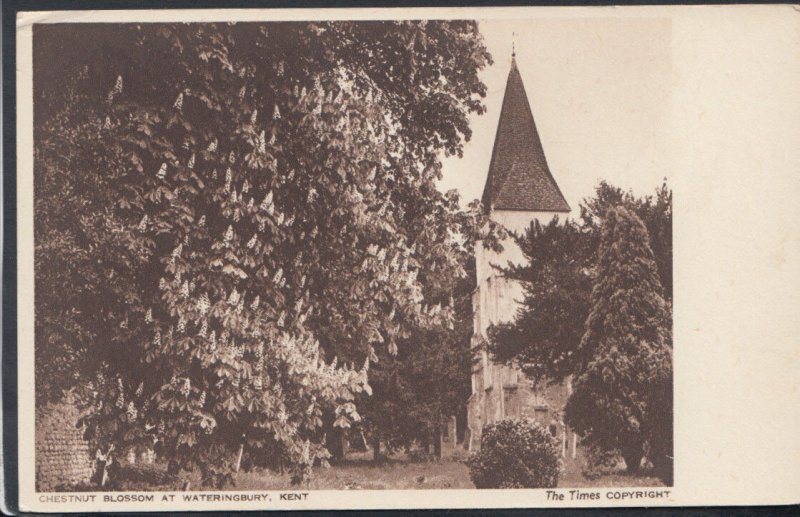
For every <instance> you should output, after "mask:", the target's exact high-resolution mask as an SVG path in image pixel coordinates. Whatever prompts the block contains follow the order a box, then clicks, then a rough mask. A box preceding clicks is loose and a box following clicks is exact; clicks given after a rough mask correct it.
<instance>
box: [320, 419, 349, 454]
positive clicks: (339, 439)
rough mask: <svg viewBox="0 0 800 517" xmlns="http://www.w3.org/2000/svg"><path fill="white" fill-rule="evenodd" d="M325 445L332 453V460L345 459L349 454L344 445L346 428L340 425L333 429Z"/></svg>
mask: <svg viewBox="0 0 800 517" xmlns="http://www.w3.org/2000/svg"><path fill="white" fill-rule="evenodd" d="M325 445H326V447H327V448H328V451H329V452H330V453H331V460H333V461H341V460H343V459H344V458H345V456H346V454H347V452H346V451H345V445H344V430H343V429H342V428H340V427H334V428H333V429H331V431H329V432H328V439H327V443H326V444H325Z"/></svg>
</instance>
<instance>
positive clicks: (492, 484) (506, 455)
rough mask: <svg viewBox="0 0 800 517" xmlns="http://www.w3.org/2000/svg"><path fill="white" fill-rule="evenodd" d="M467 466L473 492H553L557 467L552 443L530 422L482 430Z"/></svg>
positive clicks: (499, 424)
mask: <svg viewBox="0 0 800 517" xmlns="http://www.w3.org/2000/svg"><path fill="white" fill-rule="evenodd" d="M467 464H468V465H469V476H470V478H471V479H472V482H473V483H474V484H475V487H476V488H554V487H555V486H556V485H557V484H558V473H559V469H560V467H561V464H560V459H559V448H558V443H557V442H556V439H555V438H554V437H553V436H552V435H551V434H550V433H549V432H548V431H547V429H545V428H544V427H542V426H541V425H539V424H538V423H536V422H534V421H531V420H502V421H500V422H497V423H495V424H489V425H486V426H484V428H483V434H482V436H481V450H480V451H479V452H477V453H475V454H473V455H472V456H471V457H470V459H469V460H467Z"/></svg>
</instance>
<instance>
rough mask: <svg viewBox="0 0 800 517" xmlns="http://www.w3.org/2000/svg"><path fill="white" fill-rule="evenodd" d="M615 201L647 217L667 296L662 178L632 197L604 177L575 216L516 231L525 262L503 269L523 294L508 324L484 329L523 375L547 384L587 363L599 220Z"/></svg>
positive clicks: (668, 197) (666, 205)
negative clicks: (585, 340) (649, 192)
mask: <svg viewBox="0 0 800 517" xmlns="http://www.w3.org/2000/svg"><path fill="white" fill-rule="evenodd" d="M619 205H622V206H625V207H627V208H628V210H630V211H632V212H634V213H636V214H637V215H638V216H639V217H641V218H642V220H643V221H646V225H647V227H648V234H650V238H649V243H650V246H651V247H652V248H653V249H654V250H657V253H656V254H655V260H656V263H657V265H658V273H659V278H660V280H661V282H662V286H664V282H669V284H670V287H669V289H667V288H666V287H665V298H666V299H667V300H668V301H670V302H671V291H672V290H671V283H672V192H671V191H670V190H669V189H668V188H667V186H666V184H664V185H662V186H661V187H659V189H658V190H657V191H656V195H655V196H645V197H642V198H637V197H635V196H634V195H633V194H632V193H630V192H625V191H623V190H622V189H620V188H617V187H614V186H612V185H609V184H608V183H606V182H601V183H600V184H599V185H598V186H597V188H596V189H595V195H594V196H593V197H591V198H587V199H585V200H584V201H583V203H582V204H581V207H580V212H581V216H580V219H579V220H578V221H572V220H570V219H568V220H566V221H564V222H563V223H562V222H560V221H559V220H558V219H556V218H554V219H553V220H551V221H550V222H549V223H548V224H546V225H542V224H540V223H539V222H538V221H534V222H533V223H532V224H531V226H530V227H529V228H528V229H527V231H526V232H525V234H523V235H521V236H516V241H517V243H518V245H519V247H520V249H521V250H522V253H523V255H524V257H525V259H526V260H525V262H524V263H523V264H522V265H514V264H508V266H507V267H505V268H503V273H504V274H505V275H506V276H508V277H509V278H512V279H514V280H518V281H520V282H521V283H522V285H523V288H524V292H525V297H524V299H523V301H522V305H521V307H520V308H519V310H518V312H517V314H516V317H515V319H514V321H513V322H511V323H506V324H501V325H497V326H494V327H491V328H490V329H489V338H490V339H489V341H490V343H489V346H490V349H491V350H492V353H493V355H494V357H495V358H496V359H498V360H500V361H504V362H507V363H511V362H514V363H516V364H518V365H519V366H520V367H521V368H522V370H523V372H524V373H525V374H526V375H528V376H530V377H531V378H533V379H536V380H542V381H545V382H559V381H561V380H563V379H564V378H565V377H567V376H569V375H571V374H573V373H574V372H575V371H576V370H577V369H578V368H579V367H580V365H581V364H585V363H586V362H587V361H588V359H589V358H588V357H586V356H585V353H586V352H587V351H586V350H583V349H580V348H579V344H580V341H581V338H582V336H583V333H584V323H585V322H586V318H587V316H588V314H589V297H590V293H591V289H592V279H593V277H594V275H595V262H596V254H597V249H598V246H599V243H600V235H601V226H602V222H603V217H604V215H605V213H606V212H607V211H608V209H609V208H611V207H614V206H619ZM651 228H652V230H651ZM669 313H670V316H671V310H670V311H669Z"/></svg>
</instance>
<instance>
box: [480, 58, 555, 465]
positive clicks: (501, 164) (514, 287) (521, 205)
mask: <svg viewBox="0 0 800 517" xmlns="http://www.w3.org/2000/svg"><path fill="white" fill-rule="evenodd" d="M482 201H483V205H484V207H485V209H486V210H487V211H488V214H489V217H490V218H491V219H492V220H493V221H496V222H498V223H500V224H502V225H503V226H505V228H507V229H508V230H510V231H513V232H516V233H522V232H524V231H525V229H526V228H528V227H529V226H530V224H531V222H532V221H533V220H538V221H539V222H540V223H542V224H546V223H548V222H550V220H551V219H552V218H553V217H554V216H556V215H558V216H559V218H560V219H561V220H563V219H564V218H565V217H566V215H567V214H569V212H570V207H569V204H567V201H566V200H565V199H564V196H563V195H562V193H561V190H560V189H559V188H558V185H557V184H556V182H555V179H554V178H553V175H552V174H551V172H550V169H549V167H548V166H547V160H546V159H545V156H544V150H543V148H542V142H541V141H540V139H539V133H538V131H537V129H536V123H535V122H534V120H533V113H532V112H531V107H530V104H529V103H528V97H527V95H526V94H525V87H524V85H523V84H522V77H521V76H520V73H519V69H518V68H517V63H516V58H515V56H514V54H512V58H511V70H510V71H509V74H508V80H507V82H506V89H505V94H504V97H503V107H502V109H501V111H500V120H499V122H498V125H497V134H496V136H495V141H494V149H493V150H492V159H491V162H490V164H489V174H488V176H487V177H486V186H485V187H484V190H483V198H482ZM503 248H504V249H503V251H502V252H501V253H499V254H498V253H495V252H492V251H490V250H486V249H484V248H483V245H482V243H478V244H477V245H476V247H475V266H476V274H477V279H476V280H477V288H476V289H475V291H474V293H473V298H472V305H473V313H474V321H473V337H472V344H471V346H472V348H473V350H474V351H475V355H476V362H475V366H474V367H473V371H472V395H471V397H470V399H469V403H468V409H467V426H468V429H469V448H470V450H475V449H477V448H478V447H480V435H481V430H482V428H483V426H484V425H486V424H490V423H493V422H496V421H498V420H501V419H504V418H532V419H536V420H537V421H539V423H541V424H543V425H544V426H545V427H547V428H548V429H550V432H551V433H553V434H554V435H555V436H558V437H559V438H560V439H561V440H562V443H563V452H564V453H566V450H567V436H566V432H565V431H566V430H565V428H564V425H563V422H562V418H561V410H562V409H563V406H564V403H565V402H566V387H564V386H553V387H549V388H547V389H545V388H543V387H537V386H534V385H533V384H532V383H531V382H530V381H529V380H528V379H526V378H525V376H524V374H522V372H520V371H519V370H518V369H517V368H515V367H513V366H506V365H503V364H495V363H493V362H492V360H491V358H490V357H489V355H488V354H487V352H486V350H485V349H484V347H483V346H482V345H484V344H485V342H486V337H487V329H488V328H489V326H490V325H492V324H498V323H504V322H509V321H512V320H513V318H514V315H515V313H516V311H517V307H518V303H519V301H520V300H522V298H523V289H522V286H521V285H520V284H519V283H518V282H515V281H512V280H509V279H506V278H503V277H502V275H501V273H499V272H498V271H497V270H495V269H494V268H493V267H492V264H496V265H503V266H504V265H506V264H507V263H508V261H511V262H514V263H517V264H519V263H521V262H523V261H524V257H523V255H522V251H521V250H520V249H519V247H518V246H517V245H516V243H514V242H513V240H512V239H510V238H509V239H507V240H506V241H505V242H503Z"/></svg>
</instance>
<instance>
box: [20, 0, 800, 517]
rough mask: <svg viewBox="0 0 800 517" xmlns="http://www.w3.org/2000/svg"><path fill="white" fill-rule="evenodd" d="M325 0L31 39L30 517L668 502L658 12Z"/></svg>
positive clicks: (672, 98)
mask: <svg viewBox="0 0 800 517" xmlns="http://www.w3.org/2000/svg"><path fill="white" fill-rule="evenodd" d="M333 11H335V12H332V13H331V15H330V16H329V17H326V16H319V19H315V18H316V17H315V16H312V15H311V13H309V12H307V11H300V13H299V14H298V13H295V14H293V15H287V16H285V17H281V16H278V15H273V14H270V13H269V11H259V13H260V15H258V16H257V15H255V14H254V15H253V16H251V17H250V18H248V17H246V16H240V17H237V16H233V17H231V16H225V15H224V14H225V13H223V15H220V13H222V11H215V12H214V13H216V14H215V15H213V14H205V15H203V16H194V17H193V16H188V17H187V18H181V16H180V13H179V12H178V11H172V12H170V11H165V12H164V13H162V14H164V16H160V15H155V14H153V13H152V12H147V13H148V14H147V17H143V16H139V18H141V20H139V19H137V16H132V15H131V16H128V17H127V18H126V17H125V16H120V17H117V18H115V17H114V16H109V15H100V18H99V21H98V20H92V19H91V17H89V18H81V16H72V18H71V19H69V21H60V20H59V19H58V18H57V17H56V18H48V17H46V16H45V17H41V18H38V19H37V18H32V19H29V20H28V21H27V23H26V28H25V30H27V31H28V32H27V34H28V35H29V38H30V39H29V42H28V43H27V44H26V45H27V46H23V52H28V53H29V54H19V55H22V56H28V55H29V59H30V69H29V70H30V71H29V76H26V79H25V80H26V81H29V82H23V83H18V87H19V88H21V90H20V91H27V92H29V93H26V94H23V97H22V98H21V100H22V101H25V97H24V95H28V96H29V99H30V105H31V108H30V113H29V115H30V119H29V120H28V122H26V123H27V124H29V126H21V127H23V129H24V128H25V127H28V128H29V132H28V133H27V136H28V137H29V143H28V144H26V145H29V147H28V148H29V149H30V151H31V153H32V154H31V158H30V166H29V167H30V169H29V170H30V173H29V174H30V175H31V176H30V181H29V183H28V185H30V192H29V193H28V194H27V195H29V196H30V197H29V198H28V199H29V201H24V202H23V205H24V206H23V209H21V213H22V214H25V213H29V214H30V216H31V222H30V229H31V241H30V246H28V245H27V244H24V245H22V246H21V248H20V249H21V252H20V253H30V256H29V261H28V262H27V264H28V265H27V266H24V264H25V261H24V260H23V258H22V257H23V255H22V254H21V255H20V257H21V258H20V267H23V266H24V267H30V268H31V273H30V276H29V278H30V283H26V282H27V280H24V279H23V282H22V283H21V287H20V293H23V292H26V286H30V290H29V291H28V293H29V295H30V297H31V298H30V302H29V305H27V307H29V308H30V310H31V311H32V312H31V314H30V317H31V319H30V325H29V326H28V327H26V326H25V325H22V326H21V330H20V350H23V349H24V348H25V347H28V350H29V353H30V356H29V358H28V359H25V358H23V359H22V361H23V362H21V363H20V365H21V366H20V368H21V369H20V397H21V399H20V400H29V401H30V404H31V405H30V406H24V405H22V406H21V412H24V411H28V412H29V414H30V416H21V417H20V418H21V419H22V420H21V424H20V425H21V427H20V433H21V436H20V441H21V447H23V448H24V450H25V451H30V454H31V455H30V456H24V451H23V449H21V451H23V452H21V454H20V457H21V458H23V457H27V458H28V460H29V464H28V465H27V466H21V467H20V468H21V470H20V472H21V474H20V475H21V480H22V479H23V478H24V480H22V481H21V484H24V483H27V482H28V481H27V480H29V481H30V486H31V489H30V491H29V492H27V494H28V496H27V497H29V499H28V501H30V502H33V501H35V502H36V503H38V504H40V505H42V506H41V508H45V507H46V508H47V509H48V510H49V511H59V508H62V509H64V510H66V509H67V506H63V507H59V506H58V505H59V504H61V503H63V504H67V505H72V506H70V508H77V509H81V508H84V509H88V508H89V507H90V506H91V507H92V508H101V507H102V508H104V509H112V510H113V509H115V508H116V509H119V510H122V509H136V508H139V509H145V508H156V507H157V506H152V505H157V504H158V502H159V501H161V502H163V503H164V506H161V508H162V509H180V508H190V507H192V506H191V505H190V503H197V504H201V505H202V504H205V503H215V504H216V503H219V504H223V503H224V504H227V505H232V506H226V507H225V508H231V509H233V508H245V507H246V508H250V509H256V508H265V509H266V508H273V507H277V506H275V505H278V506H279V507H282V508H283V507H286V508H310V507H317V508H324V507H327V506H328V504H329V503H330V504H331V505H333V506H334V507H351V508H366V507H382V506H383V505H385V507H394V508H402V507H404V505H406V504H409V505H410V506H409V507H426V506H425V505H429V506H428V507H442V506H444V507H447V506H448V505H451V504H453V502H454V501H455V500H456V499H458V500H459V501H461V502H456V503H455V504H456V506H464V505H466V507H470V506H473V505H474V507H481V505H482V503H481V502H480V501H481V499H480V497H482V496H481V494H492V493H494V494H495V495H494V496H488V497H495V499H486V500H484V501H490V500H491V501H498V499H497V498H498V497H501V496H502V497H508V498H510V499H508V500H506V501H505V502H504V503H503V505H505V506H507V505H509V504H512V505H514V506H519V505H520V504H521V505H522V506H528V505H531V504H535V505H553V504H559V503H560V504H562V505H575V504H577V505H587V504H588V505H592V504H598V505H616V504H623V505H653V504H656V505H659V504H674V503H675V501H676V499H675V496H674V490H675V488H676V486H675V484H676V481H675V480H676V470H677V471H678V472H681V470H679V469H676V464H682V465H684V466H685V465H688V464H691V463H692V462H693V461H696V459H698V458H701V457H702V456H701V454H700V453H693V452H691V451H692V450H695V449H690V448H687V447H684V448H683V449H680V448H677V447H676V441H675V440H676V429H677V424H676V421H677V420H678V418H679V416H678V413H679V411H678V410H677V409H674V406H675V407H678V406H677V405H676V401H677V400H678V399H677V398H676V397H677V393H676V391H677V390H676V389H674V386H675V385H676V378H678V377H679V376H680V375H684V376H690V375H696V372H697V371H698V370H697V369H698V368H701V367H702V366H703V365H707V364H709V363H708V361H707V359H704V360H703V361H693V360H684V361H683V362H679V363H676V362H675V361H674V359H675V355H674V354H673V335H675V339H674V341H675V345H676V346H677V347H678V348H679V349H680V350H681V353H684V352H683V350H686V349H687V348H691V349H692V350H695V351H697V350H701V348H699V347H698V346H697V343H696V341H694V340H696V339H698V338H701V339H702V336H700V334H698V333H699V332H702V330H703V326H702V324H701V323H698V322H697V321H696V320H695V318H694V315H695V314H697V311H696V310H695V308H696V307H699V306H694V305H693V306H690V305H689V304H687V303H684V304H683V306H682V307H684V311H686V310H687V309H689V311H690V312H688V313H680V312H679V315H678V317H676V318H675V319H674V318H673V306H674V301H673V291H676V292H678V293H679V294H677V296H678V298H680V296H681V294H680V293H687V296H691V295H693V294H695V292H694V291H693V290H692V289H693V286H695V285H698V284H697V283H696V280H690V281H688V282H687V281H686V279H687V276H684V277H683V279H684V280H683V281H682V282H681V283H680V284H679V283H678V282H674V281H673V269H675V271H676V273H675V275H676V278H677V277H678V275H679V269H680V266H679V264H685V265H686V267H685V268H684V269H683V271H684V273H683V274H684V275H688V274H690V273H691V272H693V271H694V270H693V269H692V267H693V262H692V259H691V252H690V253H688V254H687V253H686V252H685V249H684V255H683V260H684V261H685V262H681V263H677V262H676V267H675V268H673V188H674V185H683V186H684V187H685V186H686V184H687V183H686V181H687V180H685V179H684V178H686V177H687V170H686V168H685V167H682V166H681V164H682V163H684V162H685V158H684V156H685V151H684V154H681V151H678V150H677V149H678V147H679V142H680V141H681V140H680V137H681V136H682V135H683V134H689V132H690V129H689V127H690V126H687V125H686V124H680V125H676V122H675V121H676V116H675V113H676V110H678V109H680V108H681V107H682V106H685V105H686V104H685V102H684V103H682V102H681V97H680V95H681V93H680V91H678V90H676V86H675V85H676V84H678V82H679V81H680V80H682V77H686V75H685V74H683V72H682V70H684V69H679V68H676V52H677V53H678V55H679V56H683V57H682V58H681V59H684V60H685V59H686V58H685V56H686V55H687V50H686V49H687V48H689V47H687V46H686V45H683V46H679V45H678V44H677V43H676V41H675V34H676V32H675V31H676V26H675V20H674V19H673V18H672V17H671V16H668V15H665V14H659V11H654V12H653V14H652V15H651V14H650V12H649V11H647V10H644V11H633V12H632V14H636V13H640V14H638V15H631V16H627V15H625V14H626V13H625V12H623V13H622V15H611V14H612V13H611V12H610V11H605V10H595V11H593V12H591V14H587V10H577V11H569V10H566V11H556V12H557V13H559V15H557V16H555V15H548V14H549V13H552V12H553V11H548V10H547V9H544V10H542V11H539V10H533V11H531V10H514V9H510V10H509V12H508V13H507V14H506V15H505V16H492V15H490V14H491V13H490V12H485V13H482V12H481V11H480V10H476V9H470V10H464V11H458V10H455V11H453V13H452V14H451V15H450V16H433V15H430V14H429V13H428V12H426V11H425V10H424V9H418V10H412V11H411V12H410V13H409V14H408V15H403V16H400V15H399V12H395V13H394V14H392V13H390V12H380V13H379V14H380V16H373V15H372V14H373V13H371V12H363V11H358V10H357V11H356V12H355V13H356V14H358V15H353V16H350V15H348V13H347V12H346V11H342V10H333ZM378 11H381V10H378ZM376 12H377V11H376ZM326 13H327V11H326ZM515 13H518V14H519V15H518V16H514V14H515ZM539 13H544V14H545V15H542V16H536V14H539ZM576 13H577V14H576ZM605 13H607V14H609V15H605ZM662 13H663V11H662ZM128 14H130V13H128ZM523 14H524V16H523ZM617 14H619V13H617ZM684 26H685V25H684ZM680 30H682V31H684V32H679V34H682V35H683V36H682V37H683V38H684V40H682V41H685V40H686V37H685V29H680ZM18 80H19V79H18ZM26 84H27V85H29V86H30V88H29V89H26V87H25V85H26ZM676 92H678V93H676ZM684 100H685V98H684ZM23 116H24V114H23ZM795 133H796V131H795ZM693 135H694V136H692V138H696V137H697V133H694V134H693ZM24 137H26V133H25V131H23V132H22V137H21V138H24ZM686 141H688V139H687V140H686ZM684 149H685V147H684ZM682 160H683V161H682ZM679 170H680V171H681V172H680V175H678V180H677V182H676V174H678V171H679ZM697 174H698V178H702V176H700V174H701V172H698V173H697ZM681 181H683V183H681ZM25 184H26V183H25V181H23V182H22V185H23V188H25V187H24V185H25ZM706 185H707V186H706V187H705V189H706V190H702V191H701V190H696V189H692V188H689V189H687V188H683V189H680V188H678V189H676V192H677V195H676V197H675V200H676V203H678V205H677V206H678V210H677V212H678V213H677V216H678V219H680V218H681V217H684V219H683V220H684V222H685V221H687V220H689V219H690V218H692V217H696V213H697V207H698V206H703V203H705V201H699V200H698V198H697V195H698V193H699V192H712V191H713V188H712V187H710V186H708V185H711V184H710V183H707V184H706ZM21 199H22V198H21ZM681 200H683V203H681ZM25 203H27V205H25ZM21 206H22V205H21ZM708 206H709V208H710V206H711V205H708ZM25 207H28V208H25ZM26 210H28V212H26ZM681 214H684V215H683V216H682V215H681ZM21 234H24V232H21ZM681 235H682V236H683V238H686V239H690V237H689V235H690V233H689V232H686V231H684V233H682V234H681ZM686 242H688V241H686ZM701 248H702V246H697V244H695V249H696V250H697V253H700V254H702V253H703V250H702V249H701ZM705 265H711V263H710V262H706V264H705ZM689 278H692V277H689ZM693 278H695V279H696V278H698V277H693ZM679 285H680V286H682V287H681V288H682V289H683V290H682V291H679V289H678V286H679ZM708 285H711V284H708ZM683 300H684V301H685V300H687V298H683ZM26 303H28V302H26ZM21 307H23V306H21ZM20 310H21V312H20V314H23V313H24V309H20ZM691 311H694V312H691ZM680 314H684V316H683V320H682V321H679V319H680V317H681V316H680ZM673 321H675V324H673ZM675 325H683V327H682V328H684V329H691V331H684V332H682V333H678V332H677V329H678V328H679V327H676V326H675ZM730 328H731V329H733V328H734V327H733V326H731V327H730ZM680 336H684V339H683V341H684V342H686V343H691V347H689V346H688V345H683V346H684V347H687V348H681V347H682V345H681V342H682V339H681V338H680ZM715 339H716V338H708V339H707V342H709V343H716V342H717V341H715ZM25 343H28V344H25ZM685 353H686V354H690V353H696V352H685ZM684 357H689V355H684ZM705 357H708V356H705ZM25 361H28V362H25ZM685 365H688V367H687V366H685ZM26 368H28V369H27V370H26ZM681 368H689V369H685V370H683V374H681V371H682V370H681ZM26 372H27V373H26ZM684 378H686V377H684ZM693 378H694V379H697V378H698V377H693ZM700 379H702V377H700ZM684 382H685V383H684V384H682V386H686V387H689V386H691V385H692V383H693V382H696V381H693V380H688V381H684ZM683 389H684V391H683V392H682V394H681V396H685V397H686V398H683V399H682V402H681V407H687V406H694V411H695V412H696V411H701V407H700V406H699V405H696V404H699V403H700V401H703V400H705V401H706V402H705V403H707V401H708V399H702V398H697V399H693V398H692V393H690V392H689V391H686V390H687V389H688V388H683ZM26 393H29V394H30V398H28V399H24V397H27V395H26ZM731 396H733V395H732V394H731ZM717 400H722V399H717ZM724 404H725V402H724V400H722V402H720V404H719V406H720V407H723V406H724ZM705 407H711V406H705ZM724 407H727V406H724ZM739 412H740V413H741V414H742V415H743V416H745V417H746V413H747V412H748V410H747V409H745V408H741V409H740V410H739ZM683 414H684V415H685V417H686V419H691V418H690V417H689V416H688V415H690V414H691V413H690V412H684V413H683ZM692 418H693V417H692ZM683 421H684V422H685V421H686V420H683ZM695 423H698V424H700V423H702V420H695ZM26 426H27V427H26ZM26 430H27V431H26ZM23 435H26V436H24V437H23ZM712 435H713V433H711V434H708V433H699V434H683V435H682V436H684V439H685V440H697V442H692V443H698V444H700V443H707V442H703V440H709V441H713V436H712ZM686 437H688V438H686ZM762 439H766V440H768V437H767V436H766V435H765V436H762ZM23 442H24V444H28V445H24V444H23ZM684 443H685V444H686V443H689V442H688V441H684ZM720 443H723V442H722V441H720ZM720 446H722V445H720ZM698 447H701V446H699V445H698ZM681 450H682V451H689V453H684V455H683V456H681V454H682V452H681ZM709 450H716V449H709ZM689 454H691V455H689ZM695 454H697V455H695ZM709 454H710V453H709ZM714 454H716V453H714ZM21 462H22V459H21ZM698 467H700V464H698ZM26 476H30V477H29V478H28V477H26ZM678 477H679V476H678ZM684 479H689V478H684ZM684 486H686V485H684ZM526 489H534V490H538V491H535V492H534V491H526ZM345 491H350V492H345ZM376 491H377V492H383V493H385V494H387V495H386V496H385V497H391V499H386V500H385V501H386V502H381V501H383V499H382V497H384V496H380V494H379V493H377V494H376V493H374V492H376ZM403 491H405V493H406V494H411V492H409V491H418V493H419V494H420V495H419V496H418V497H421V498H422V499H420V500H419V502H418V503H408V498H409V497H411V498H413V497H417V496H414V495H406V496H402V495H400V494H402V493H403ZM23 492H24V490H23ZM315 492H318V493H325V494H332V493H334V494H338V493H341V494H342V495H341V496H339V495H335V496H331V498H330V499H325V500H324V501H323V500H322V499H319V498H317V499H314V493H315ZM345 493H347V494H351V495H349V496H345V495H343V494H345ZM514 493H519V494H524V493H527V494H533V493H535V494H538V495H536V497H537V498H538V499H530V500H527V501H528V502H526V503H520V501H523V499H516V500H515V499H514V497H515V496H514V495H513V494H514ZM159 494H172V495H171V496H169V497H172V499H166V497H167V496H166V495H159ZM358 494H364V496H363V497H364V499H352V500H351V502H349V503H348V502H346V501H348V500H350V499H344V498H345V497H350V498H355V497H361V496H360V495H358ZM435 494H443V495H441V496H439V495H435ZM448 494H450V495H448ZM162 497H163V498H162ZM326 497H327V496H326ZM336 497H341V498H340V499H336ZM520 497H521V496H520ZM404 500H405V501H406V503H403V502H402V501H404ZM177 501H181V504H183V505H184V506H181V507H178V506H169V504H168V503H170V502H177ZM293 501H296V502H297V504H298V506H291V502H293ZM309 501H312V502H309ZM314 501H315V502H314ZM332 501H336V503H335V504H334V503H333V502H332ZM360 501H364V503H360ZM515 501H516V502H515ZM534 501H535V502H534ZM128 503H131V504H132V503H145V504H151V506H140V507H136V506H125V505H126V504H128ZM240 503H247V504H248V505H249V506H241V505H240ZM82 504H83V505H86V506H81V505H82ZM114 504H118V505H119V506H114ZM484 504H485V503H484ZM186 505H190V506H186ZM31 507H33V506H31ZM201 507H202V508H206V507H205V506H201ZM209 508H211V507H209ZM213 508H223V506H219V507H213Z"/></svg>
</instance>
